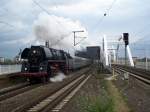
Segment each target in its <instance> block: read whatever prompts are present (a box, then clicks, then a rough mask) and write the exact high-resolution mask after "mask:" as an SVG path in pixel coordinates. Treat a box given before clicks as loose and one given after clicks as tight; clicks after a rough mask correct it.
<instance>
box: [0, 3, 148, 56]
mask: <svg viewBox="0 0 150 112" xmlns="http://www.w3.org/2000/svg"><path fill="white" fill-rule="evenodd" d="M34 1H36V2H37V3H39V4H40V6H42V7H44V8H45V9H46V10H47V11H48V12H49V14H51V15H55V16H58V17H63V18H67V19H70V20H72V21H79V22H80V24H81V25H82V26H83V27H84V28H85V29H87V31H88V34H89V35H88V38H89V40H91V41H92V42H93V43H95V45H98V44H99V43H100V42H101V39H102V34H106V35H120V34H122V33H123V32H129V33H130V41H131V43H135V42H137V43H139V44H141V45H142V47H144V46H143V43H147V44H149V42H150V38H149V35H150V33H149V28H150V22H149V18H150V13H149V11H150V1H149V0H116V2H115V3H114V5H113V7H112V9H111V10H110V11H109V13H108V14H107V16H106V17H104V19H103V21H101V18H102V17H103V14H104V13H105V12H106V10H107V9H108V8H109V7H110V5H111V4H112V2H113V1H114V0H34ZM41 13H43V10H41V9H40V8H39V7H38V6H37V5H36V4H35V3H34V2H33V1H32V0H9V1H6V0H1V1H0V56H4V57H14V56H15V55H16V54H17V52H18V51H19V48H24V47H27V46H30V45H31V44H33V43H34V42H35V41H34V39H35V35H34V33H33V25H34V23H35V21H37V20H38V17H39V15H40V14H41ZM2 22H4V23H2ZM5 23H7V24H5ZM112 38H117V37H112ZM147 46H149V45H147Z"/></svg>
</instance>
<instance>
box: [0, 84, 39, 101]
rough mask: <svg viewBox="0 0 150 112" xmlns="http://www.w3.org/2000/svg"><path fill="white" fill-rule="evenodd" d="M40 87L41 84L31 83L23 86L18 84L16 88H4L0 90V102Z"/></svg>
mask: <svg viewBox="0 0 150 112" xmlns="http://www.w3.org/2000/svg"><path fill="white" fill-rule="evenodd" d="M39 86H40V84H36V85H30V84H29V83H23V84H18V85H16V86H12V87H8V88H4V89H2V90H0V101H2V100H6V99H8V98H10V97H13V96H16V95H18V94H21V93H23V92H26V91H29V90H31V89H34V88H36V87H39Z"/></svg>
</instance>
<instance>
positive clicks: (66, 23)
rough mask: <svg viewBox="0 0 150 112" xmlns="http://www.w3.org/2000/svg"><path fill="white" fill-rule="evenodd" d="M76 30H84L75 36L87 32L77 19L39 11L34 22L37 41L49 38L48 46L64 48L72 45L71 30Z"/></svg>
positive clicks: (84, 34)
mask: <svg viewBox="0 0 150 112" xmlns="http://www.w3.org/2000/svg"><path fill="white" fill-rule="evenodd" d="M76 30H84V32H82V33H78V34H77V35H76V36H81V37H87V35H88V33H87V31H86V29H85V28H84V27H83V26H82V25H81V24H80V22H79V21H72V20H71V19H68V18H64V17H58V16H55V15H47V14H46V13H41V14H40V15H39V16H38V19H37V20H36V21H35V22H34V33H35V36H36V38H37V39H38V40H39V41H41V40H42V41H43V40H44V41H45V40H49V43H50V46H51V47H55V48H63V49H66V48H70V47H72V46H73V33H72V31H76Z"/></svg>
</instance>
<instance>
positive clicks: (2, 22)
mask: <svg viewBox="0 0 150 112" xmlns="http://www.w3.org/2000/svg"><path fill="white" fill-rule="evenodd" d="M0 23H1V24H5V25H7V26H10V27H15V26H14V25H12V24H9V23H7V22H5V21H0Z"/></svg>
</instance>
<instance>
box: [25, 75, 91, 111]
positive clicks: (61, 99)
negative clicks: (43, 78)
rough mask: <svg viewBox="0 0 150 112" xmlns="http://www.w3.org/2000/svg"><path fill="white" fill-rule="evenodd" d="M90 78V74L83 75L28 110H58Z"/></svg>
mask: <svg viewBox="0 0 150 112" xmlns="http://www.w3.org/2000/svg"><path fill="white" fill-rule="evenodd" d="M89 78H90V75H89V76H85V75H82V76H81V77H79V78H77V79H76V80H74V81H73V82H71V83H69V84H68V85H66V86H65V87H63V88H62V89H60V90H58V91H57V92H56V93H54V94H52V95H50V96H49V97H47V98H46V99H44V100H42V101H41V102H40V103H38V104H36V105H35V106H33V107H31V108H30V109H28V110H27V112H49V111H52V112H56V111H57V112H58V111H59V110H61V109H62V108H63V106H64V105H65V104H66V103H67V102H68V101H69V100H70V99H71V98H72V97H73V96H74V95H75V93H76V92H77V91H78V90H79V89H80V88H81V86H82V85H83V84H84V83H85V82H86V81H87V80H88V79H89Z"/></svg>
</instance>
